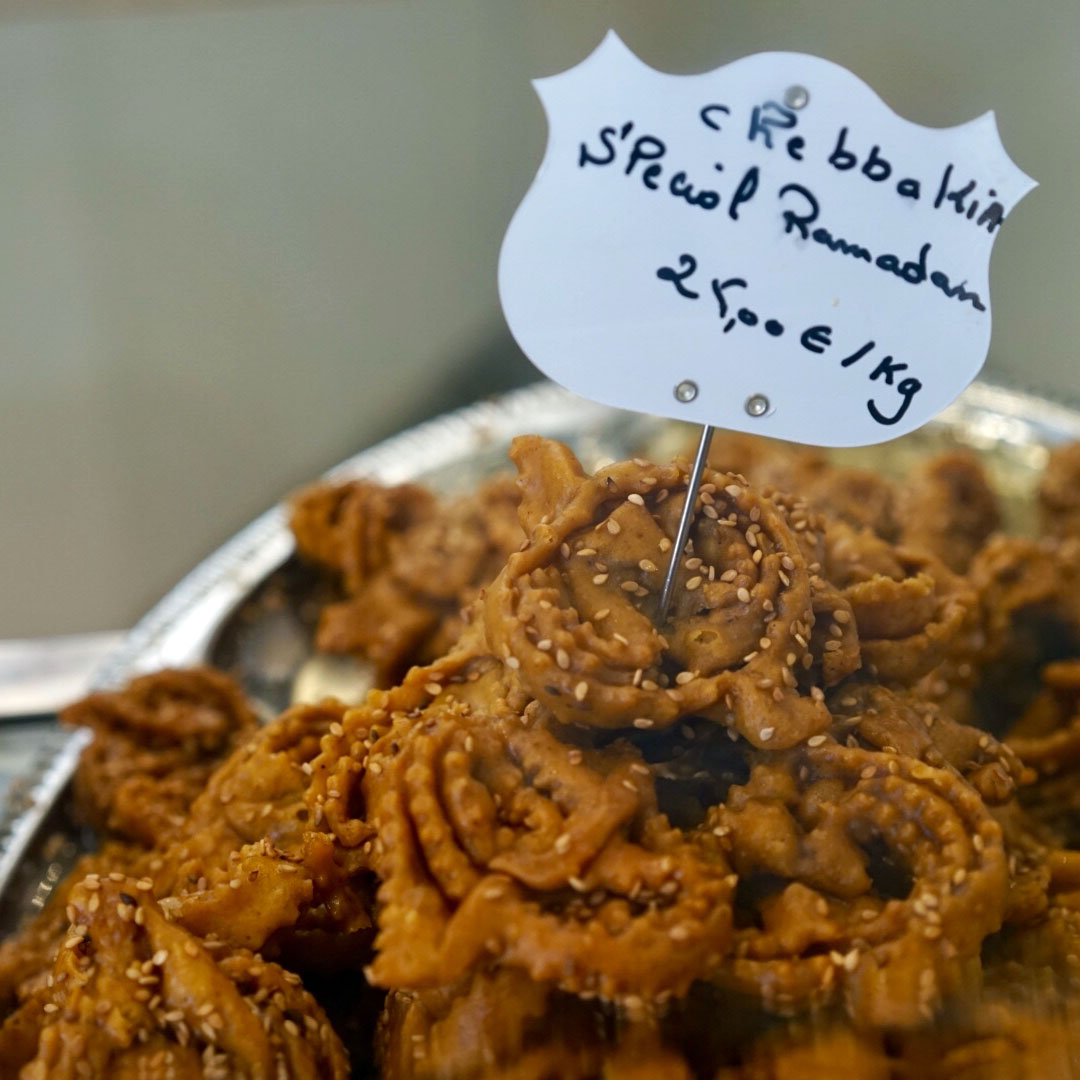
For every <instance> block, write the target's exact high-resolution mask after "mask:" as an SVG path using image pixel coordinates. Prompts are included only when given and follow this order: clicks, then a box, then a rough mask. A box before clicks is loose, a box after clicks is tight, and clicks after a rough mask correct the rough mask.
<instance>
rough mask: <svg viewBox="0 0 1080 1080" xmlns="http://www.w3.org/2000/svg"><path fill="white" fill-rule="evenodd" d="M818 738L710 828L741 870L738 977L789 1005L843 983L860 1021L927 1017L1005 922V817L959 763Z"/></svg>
mask: <svg viewBox="0 0 1080 1080" xmlns="http://www.w3.org/2000/svg"><path fill="white" fill-rule="evenodd" d="M819 739H822V740H823V741H822V742H821V743H820V744H819V745H814V746H807V747H805V748H800V749H799V750H797V751H793V752H791V753H789V754H787V755H783V756H777V755H771V756H770V757H769V758H768V760H763V761H762V762H761V763H759V764H757V765H756V766H755V767H754V769H753V771H752V773H751V777H750V780H749V782H748V783H747V784H746V785H744V786H741V787H735V788H732V789H731V791H730V792H729V795H728V799H727V802H726V803H724V804H722V805H721V806H718V807H716V808H714V809H713V810H712V811H710V814H709V817H708V819H707V820H706V822H705V825H704V826H703V828H702V830H701V832H702V842H707V843H716V844H719V845H720V846H721V847H722V849H723V850H724V851H725V852H727V853H728V854H729V856H730V858H731V860H732V863H733V865H734V867H735V869H736V871H737V872H738V873H739V875H740V884H739V894H738V897H737V905H736V918H737V920H739V921H738V923H737V925H741V927H742V928H741V929H737V931H736V943H735V953H734V958H733V959H732V961H731V962H730V964H729V966H728V977H730V978H732V979H733V980H734V981H735V982H736V984H738V985H743V986H748V987H755V988H756V989H757V991H758V993H760V994H761V996H762V999H763V1001H764V1003H765V1005H766V1007H768V1008H770V1009H773V1010H775V1011H777V1012H780V1013H782V1014H783V1013H788V1012H793V1011H795V1010H797V1009H800V1008H804V1007H806V1006H808V1005H813V1004H815V1003H817V1004H821V1003H824V1002H825V1001H828V1000H829V999H831V998H832V997H833V996H834V995H835V994H836V993H837V991H839V990H842V991H843V997H844V1000H845V1004H846V1006H847V1008H848V1010H849V1012H850V1013H851V1015H852V1016H853V1018H854V1019H855V1020H856V1021H857V1022H859V1023H864V1024H873V1025H877V1026H881V1027H885V1028H890V1027H906V1026H911V1025H914V1024H921V1023H925V1022H926V1021H928V1020H929V1019H931V1018H932V1017H933V1015H934V1012H935V1010H936V1008H937V1006H938V1004H939V1003H940V1001H941V999H942V996H943V994H944V993H946V992H947V991H950V990H953V989H955V988H956V986H957V985H958V984H959V982H960V981H961V980H962V978H963V977H964V976H965V973H966V968H968V967H971V966H975V967H976V968H977V965H978V955H979V948H980V946H981V944H982V941H983V939H984V938H985V937H986V936H987V935H988V934H990V933H992V932H993V931H995V930H997V929H998V927H999V926H1000V925H1001V921H1002V916H1003V911H1004V906H1005V893H1006V885H1007V880H1008V871H1007V866H1006V859H1005V852H1004V848H1003V844H1002V837H1001V829H1000V827H999V826H998V824H997V823H996V822H995V821H994V820H993V818H992V817H991V816H990V814H989V813H988V811H987V809H986V807H985V806H984V804H983V802H982V800H981V799H980V798H979V796H978V794H976V792H975V791H974V790H972V789H971V788H970V787H969V786H968V785H967V784H966V783H964V782H963V781H962V780H961V779H960V778H959V777H958V776H957V775H956V774H955V773H953V772H951V771H947V770H944V769H937V768H933V767H932V766H929V765H926V764H924V763H923V762H921V761H916V760H912V759H910V758H906V757H903V756H900V755H898V754H894V753H874V752H871V751H867V750H863V749H861V748H857V747H847V746H840V745H838V744H836V743H833V742H830V741H828V740H825V739H823V737H821V736H817V737H815V738H814V739H812V740H811V741H812V742H813V743H815V744H817V743H818V740H819Z"/></svg>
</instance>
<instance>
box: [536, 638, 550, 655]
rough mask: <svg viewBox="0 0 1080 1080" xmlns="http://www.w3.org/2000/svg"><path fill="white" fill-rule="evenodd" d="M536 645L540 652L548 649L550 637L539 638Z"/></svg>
mask: <svg viewBox="0 0 1080 1080" xmlns="http://www.w3.org/2000/svg"><path fill="white" fill-rule="evenodd" d="M536 647H537V648H538V649H539V650H540V651H541V652H547V651H548V649H550V648H551V638H543V639H542V640H540V641H538V642H537V643H536Z"/></svg>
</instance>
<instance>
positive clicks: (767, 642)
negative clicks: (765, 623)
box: [758, 637, 772, 649]
mask: <svg viewBox="0 0 1080 1080" xmlns="http://www.w3.org/2000/svg"><path fill="white" fill-rule="evenodd" d="M758 645H759V646H760V647H761V648H763V649H771V648H772V639H771V638H767V637H763V638H761V639H760V640H759V641H758Z"/></svg>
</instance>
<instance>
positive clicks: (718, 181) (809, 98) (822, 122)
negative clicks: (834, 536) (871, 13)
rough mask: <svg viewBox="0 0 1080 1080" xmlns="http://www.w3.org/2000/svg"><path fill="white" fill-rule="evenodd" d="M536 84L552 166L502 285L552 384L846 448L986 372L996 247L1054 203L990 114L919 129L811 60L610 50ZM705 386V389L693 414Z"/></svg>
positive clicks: (504, 264) (516, 234)
mask: <svg viewBox="0 0 1080 1080" xmlns="http://www.w3.org/2000/svg"><path fill="white" fill-rule="evenodd" d="M536 86H537V90H538V92H539V94H540V96H541V99H542V101H543V103H544V105H545V108H546V109H547V113H548V119H549V125H550V132H549V142H548V148H547V154H546V156H545V159H544V162H543V165H542V166H541V168H540V171H539V173H538V174H537V177H536V180H535V181H534V183H533V186H532V188H531V189H530V191H529V193H528V195H527V196H526V198H525V200H524V201H523V202H522V204H521V206H520V208H519V209H518V212H517V214H516V215H515V217H514V220H513V222H512V223H511V226H510V228H509V230H508V232H507V235H506V239H505V241H504V244H503V251H502V256H501V259H500V265H499V288H500V295H501V298H502V303H503V309H504V311H505V313H506V317H507V321H508V323H509V325H510V328H511V330H512V331H513V333H514V336H515V337H516V338H517V340H518V342H519V344H520V345H521V346H522V348H523V349H524V351H525V352H526V353H527V354H528V356H529V357H530V358H531V359H532V360H533V362H534V363H536V364H537V366H538V367H540V368H541V369H542V370H543V371H545V372H546V373H547V374H548V375H550V376H551V377H552V378H553V379H555V380H556V381H558V382H560V383H562V384H563V385H564V386H567V387H568V388H570V389H571V390H574V391H576V392H577V393H580V394H583V395H584V396H586V397H590V398H593V399H595V400H599V401H603V402H606V403H607V404H611V405H616V406H620V407H623V408H629V409H634V410H637V411H641V412H653V413H661V414H663V415H667V416H672V417H677V418H680V419H688V420H695V421H698V422H702V423H712V424H717V425H720V426H723V427H727V428H733V429H737V430H742V431H755V432H761V433H762V434H769V435H775V436H779V437H783V438H789V439H795V440H798V441H801V442H808V443H816V444H820V445H831V446H843V445H862V444H869V443H874V442H880V441H883V440H885V439H889V438H893V437H895V436H897V435H901V434H903V433H905V432H907V431H910V430H912V429H913V428H916V427H918V426H920V425H921V424H923V423H925V422H926V420H928V419H929V418H930V417H931V416H933V415H934V414H936V413H937V412H939V411H940V410H941V409H942V408H944V407H945V406H946V405H947V404H948V403H949V402H950V401H952V400H953V399H954V398H955V397H956V396H957V395H958V394H959V393H960V391H961V390H963V388H964V387H965V386H966V385H967V384H968V383H969V382H970V381H971V380H972V379H973V378H974V377H975V375H976V374H977V372H978V370H979V368H980V367H981V366H982V363H983V361H984V359H985V357H986V352H987V348H988V346H989V341H990V300H989V286H988V270H989V260H990V251H991V247H992V245H993V241H994V238H995V236H996V235H997V232H998V229H999V227H1000V225H1001V223H1002V221H1003V220H1004V219H1005V217H1006V215H1007V214H1008V212H1009V211H1010V210H1011V209H1012V207H1013V206H1014V205H1015V204H1016V203H1017V202H1018V201H1019V200H1020V199H1021V198H1022V197H1023V196H1024V195H1025V194H1026V193H1027V192H1028V191H1029V190H1030V189H1031V188H1032V187H1033V186H1034V183H1033V181H1032V180H1031V179H1030V178H1028V177H1027V176H1025V175H1024V174H1023V173H1022V172H1021V171H1020V170H1019V169H1017V168H1016V166H1014V165H1013V164H1012V162H1011V161H1010V160H1009V158H1008V156H1007V155H1006V154H1005V151H1004V149H1003V148H1002V146H1001V142H1000V139H999V137H998V134H997V128H996V125H995V123H994V119H993V116H992V114H987V115H986V116H983V117H981V118H979V119H978V120H975V121H973V122H971V123H969V124H965V125H962V126H960V127H956V128H949V129H940V130H939V129H931V128H925V127H922V126H920V125H917V124H912V123H910V122H909V121H906V120H904V119H902V118H901V117H898V116H896V115H895V114H894V113H893V112H892V111H891V110H890V109H889V108H888V107H887V106H886V105H885V104H884V103H883V102H882V101H881V100H880V99H879V98H877V96H876V95H875V94H874V93H873V91H872V90H870V88H869V87H868V86H866V84H865V83H863V82H862V81H861V80H859V79H858V78H857V77H856V76H855V75H853V74H852V73H851V72H849V71H846V70H845V69H843V68H840V67H838V66H836V65H835V64H831V63H829V62H828V61H825V60H821V59H818V58H816V57H811V56H804V55H801V54H795V53H766V54H760V55H757V56H751V57H747V58H746V59H743V60H740V61H737V62H736V63H733V64H730V65H728V66H727V67H723V68H720V69H718V70H716V71H713V72H709V73H706V74H703V75H694V76H672V75H665V74H662V73H660V72H657V71H654V70H652V69H651V68H649V67H647V66H646V65H644V64H642V63H641V61H639V60H638V59H637V58H636V57H635V56H634V55H633V54H632V53H631V52H629V50H627V49H626V47H625V46H624V45H623V44H622V42H621V41H620V40H619V39H618V38H617V37H616V36H615V35H614V34H609V35H608V36H607V38H605V40H604V42H603V43H602V44H601V45H600V47H599V48H598V49H597V50H596V51H595V52H594V53H593V54H592V56H590V57H589V58H588V59H587V60H586V61H585V62H584V63H582V64H580V65H579V66H578V67H576V68H573V69H571V70H570V71H568V72H564V73H563V74H562V75H558V76H555V77H553V78H549V79H545V80H541V81H539V82H538V83H537V84H536ZM686 380H689V381H691V382H693V383H694V384H695V386H696V387H697V390H698V392H697V395H696V397H694V398H693V400H691V401H680V400H677V399H676V397H675V395H674V394H673V388H674V387H675V386H676V385H677V384H679V383H680V382H684V381H686ZM751 397H754V398H757V399H759V400H760V399H761V398H764V399H766V400H767V402H768V406H767V410H766V411H765V413H764V415H761V416H751V415H749V414H748V412H747V410H746V408H745V403H746V401H747V400H748V399H750V398H751Z"/></svg>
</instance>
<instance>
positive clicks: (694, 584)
mask: <svg viewBox="0 0 1080 1080" xmlns="http://www.w3.org/2000/svg"><path fill="white" fill-rule="evenodd" d="M700 587H701V575H700V574H695V575H694V576H693V577H692V578H690V579H689V580H688V581H687V582H686V588H687V590H688V591H690V592H693V591H694V589H698V588H700Z"/></svg>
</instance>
